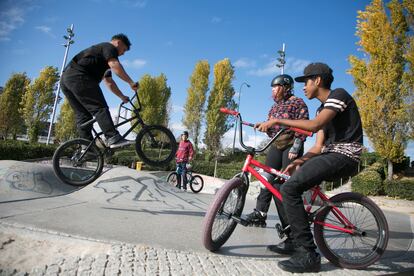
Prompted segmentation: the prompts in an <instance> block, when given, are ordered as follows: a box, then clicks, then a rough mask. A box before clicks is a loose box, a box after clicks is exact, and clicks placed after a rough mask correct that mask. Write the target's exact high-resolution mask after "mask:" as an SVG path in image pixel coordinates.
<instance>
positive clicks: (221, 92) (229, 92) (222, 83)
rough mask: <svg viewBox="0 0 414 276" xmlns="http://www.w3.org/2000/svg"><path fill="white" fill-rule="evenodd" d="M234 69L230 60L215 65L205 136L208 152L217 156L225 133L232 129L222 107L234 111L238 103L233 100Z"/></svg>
mask: <svg viewBox="0 0 414 276" xmlns="http://www.w3.org/2000/svg"><path fill="white" fill-rule="evenodd" d="M233 79H234V68H233V66H232V65H231V63H230V60H229V59H227V58H226V59H223V60H221V61H219V62H217V63H216V64H215V65H214V85H213V89H212V90H211V93H210V96H209V97H208V105H207V112H206V121H207V130H206V133H205V136H204V143H205V144H206V146H207V150H208V151H210V152H211V153H213V154H216V153H217V152H218V151H219V150H220V148H221V143H220V140H221V138H222V137H223V135H224V133H226V132H227V130H229V129H230V123H229V119H228V118H227V116H226V115H225V114H223V113H221V112H220V111H219V108H220V107H227V108H231V109H233V108H234V107H235V106H236V103H235V102H234V100H233V96H234V88H233V86H232V83H231V82H232V81H233Z"/></svg>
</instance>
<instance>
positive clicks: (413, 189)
mask: <svg viewBox="0 0 414 276" xmlns="http://www.w3.org/2000/svg"><path fill="white" fill-rule="evenodd" d="M384 190H385V194H386V195H388V196H391V197H398V198H402V199H408V200H414V179H403V180H391V181H390V180H386V181H384Z"/></svg>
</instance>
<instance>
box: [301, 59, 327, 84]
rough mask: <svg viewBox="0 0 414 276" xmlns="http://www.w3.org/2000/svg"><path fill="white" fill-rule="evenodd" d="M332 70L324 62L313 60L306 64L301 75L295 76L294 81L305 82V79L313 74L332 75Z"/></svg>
mask: <svg viewBox="0 0 414 276" xmlns="http://www.w3.org/2000/svg"><path fill="white" fill-rule="evenodd" d="M332 72H333V71H332V69H331V68H330V67H329V66H328V65H326V64H325V63H321V62H314V63H311V64H309V65H308V66H306V67H305V69H304V70H303V76H300V77H297V78H295V81H297V82H305V81H306V79H308V78H311V77H314V76H320V75H331V76H332ZM332 78H333V77H332Z"/></svg>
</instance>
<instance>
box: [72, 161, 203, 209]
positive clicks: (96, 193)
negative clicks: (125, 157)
mask: <svg viewBox="0 0 414 276" xmlns="http://www.w3.org/2000/svg"><path fill="white" fill-rule="evenodd" d="M70 197H72V198H76V199H77V200H80V201H86V202H93V203H99V204H100V205H109V206H129V207H134V208H139V209H147V210H164V211H166V210H176V211H178V210H205V209H206V208H207V202H208V201H209V200H210V197H209V200H205V195H200V196H195V194H193V193H192V192H191V190H188V192H184V191H182V190H179V189H177V188H175V187H172V186H170V185H169V184H168V183H166V182H165V181H163V180H161V179H160V178H158V177H156V176H154V175H153V174H151V173H147V172H142V171H141V172H137V171H135V170H131V169H129V168H126V167H118V168H113V169H111V170H109V171H107V172H105V173H104V174H103V175H102V176H100V177H99V178H98V179H97V180H96V181H95V182H93V183H91V184H89V185H88V186H87V187H85V188H83V189H82V190H79V191H76V192H74V193H72V194H71V195H70Z"/></svg>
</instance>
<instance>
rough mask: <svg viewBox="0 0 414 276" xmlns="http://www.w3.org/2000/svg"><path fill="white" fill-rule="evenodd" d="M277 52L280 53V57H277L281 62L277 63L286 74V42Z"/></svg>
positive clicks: (281, 71)
mask: <svg viewBox="0 0 414 276" xmlns="http://www.w3.org/2000/svg"><path fill="white" fill-rule="evenodd" d="M277 53H278V54H279V55H280V57H279V58H277V61H279V63H278V64H276V66H277V67H279V68H280V73H281V74H284V71H285V64H286V59H285V57H286V53H285V43H283V45H282V50H279V51H277Z"/></svg>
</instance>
